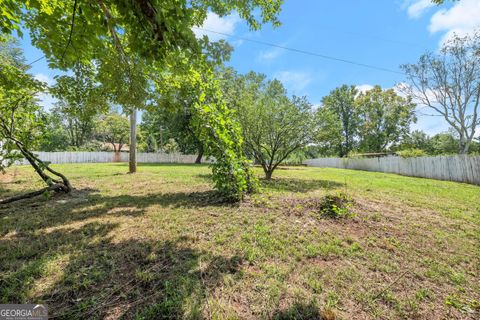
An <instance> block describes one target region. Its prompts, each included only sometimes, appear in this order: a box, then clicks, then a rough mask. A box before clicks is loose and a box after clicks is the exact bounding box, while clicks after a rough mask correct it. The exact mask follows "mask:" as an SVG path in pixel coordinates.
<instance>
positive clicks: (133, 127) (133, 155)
mask: <svg viewBox="0 0 480 320" xmlns="http://www.w3.org/2000/svg"><path fill="white" fill-rule="evenodd" d="M128 168H129V171H128V172H129V173H135V172H137V110H135V109H134V110H133V111H132V113H131V114H130V155H129V163H128Z"/></svg>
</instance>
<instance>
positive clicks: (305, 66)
mask: <svg viewBox="0 0 480 320" xmlns="http://www.w3.org/2000/svg"><path fill="white" fill-rule="evenodd" d="M478 17H480V1H479V0H462V1H460V2H457V3H453V4H448V5H443V6H434V5H432V4H431V2H430V0H336V1H334V0H329V1H325V0H323V1H322V0H285V4H284V6H283V8H282V13H281V15H280V21H281V22H282V25H281V26H280V27H278V28H272V27H271V26H270V25H266V26H264V27H263V28H262V30H260V31H256V32H251V31H250V30H249V29H248V27H247V26H246V24H245V23H244V22H242V21H241V19H239V18H238V16H237V15H235V14H233V15H230V16H227V17H223V18H220V17H218V16H216V15H214V14H210V15H209V17H208V19H207V21H206V22H205V25H204V28H205V29H209V30H215V31H218V32H223V33H227V34H232V35H234V36H236V37H241V38H247V39H253V40H259V41H265V42H269V43H275V44H278V45H281V46H286V47H291V48H295V49H300V50H306V51H310V52H314V53H319V54H323V55H328V56H332V57H336V58H340V59H345V60H351V61H355V62H358V63H362V64H369V65H373V66H377V67H382V68H387V69H391V70H398V71H400V70H399V66H400V65H401V64H403V63H413V62H416V61H417V60H418V58H419V57H420V55H421V54H422V53H424V52H425V51H436V50H438V48H439V46H440V45H441V43H442V41H444V39H445V38H447V37H448V36H449V35H451V34H452V33H453V32H457V33H468V32H471V31H472V30H473V29H475V27H478V26H479V25H480V19H479V18H478ZM196 32H197V33H198V34H201V32H199V31H196ZM205 34H207V35H208V36H209V37H211V39H212V40H218V39H219V37H223V38H226V39H227V40H228V41H229V42H230V43H231V44H232V45H233V46H234V47H235V51H234V53H233V55H232V59H231V61H229V62H228V65H230V66H233V67H234V68H235V69H237V70H238V71H239V72H241V73H245V72H248V71H250V70H253V71H256V72H261V73H265V74H266V75H267V76H268V77H269V78H277V79H279V80H281V81H282V82H283V83H284V84H285V86H286V87H287V89H288V90H289V93H291V94H296V95H306V96H308V98H309V100H310V101H311V102H312V104H314V105H317V104H319V103H320V101H321V98H322V97H323V96H324V95H326V94H328V93H329V92H330V91H331V90H332V89H334V88H335V87H337V86H340V85H342V84H351V85H357V86H359V87H360V88H363V89H367V88H369V87H370V86H372V85H375V84H379V85H381V86H382V87H384V88H391V87H393V86H395V84H397V83H400V82H403V81H405V78H404V76H403V75H401V74H396V73H390V72H384V71H379V70H373V69H368V68H364V67H361V66H356V65H351V64H346V63H341V62H336V61H331V60H326V59H322V58H320V57H314V56H308V55H303V54H300V53H295V52H290V51H286V50H283V49H279V48H274V47H268V46H264V45H261V44H258V43H253V42H249V41H244V40H239V39H238V38H235V37H225V36H219V35H218V34H211V33H208V32H207V33H205ZM21 44H22V47H23V49H24V51H25V55H26V58H27V61H28V62H31V61H34V60H35V59H37V58H39V57H41V56H42V53H41V52H40V51H39V50H37V49H35V48H33V47H32V46H31V44H30V39H29V38H28V36H25V37H24V39H22V40H21ZM31 72H32V73H33V74H35V75H37V77H38V78H40V79H42V80H45V81H47V82H50V83H52V81H53V76H54V75H56V74H59V73H58V72H57V71H55V70H50V69H49V68H48V66H47V63H46V61H45V60H42V61H39V62H37V63H35V64H33V66H32V69H31ZM51 102H52V100H51V99H50V98H49V97H44V104H45V105H46V106H48V105H49V104H51ZM418 117H419V121H418V123H417V124H416V125H414V126H413V128H414V129H422V130H424V131H426V132H427V133H429V134H434V133H438V132H441V131H445V130H446V129H447V128H448V127H447V126H446V125H445V124H444V122H443V121H442V120H441V118H439V117H430V116H423V115H421V114H419V115H418Z"/></svg>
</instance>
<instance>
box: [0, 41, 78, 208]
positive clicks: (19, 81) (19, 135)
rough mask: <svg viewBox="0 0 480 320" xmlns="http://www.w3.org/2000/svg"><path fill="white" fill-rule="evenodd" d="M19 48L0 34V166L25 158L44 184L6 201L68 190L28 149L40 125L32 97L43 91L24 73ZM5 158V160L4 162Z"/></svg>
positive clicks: (62, 178)
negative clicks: (37, 189) (36, 189)
mask: <svg viewBox="0 0 480 320" xmlns="http://www.w3.org/2000/svg"><path fill="white" fill-rule="evenodd" d="M27 70H28V66H27V65H26V64H25V62H24V59H23V55H22V54H21V51H20V50H19V49H18V48H17V47H15V44H14V43H13V42H11V41H6V40H5V38H4V37H0V141H2V148H1V149H2V150H1V152H0V153H1V154H0V156H1V159H0V169H1V170H3V168H4V166H7V165H11V164H12V160H16V159H18V158H25V159H26V160H27V161H28V162H29V163H30V165H31V166H32V167H33V168H34V170H35V172H36V173H37V174H38V175H39V176H40V178H41V179H42V180H43V181H44V182H45V184H46V185H47V187H46V188H44V189H41V190H39V191H35V192H31V193H27V194H24V195H20V196H14V197H12V198H8V199H3V200H0V203H8V202H12V201H16V200H20V199H24V198H29V197H34V196H37V195H40V194H43V193H45V192H49V191H55V192H66V193H67V192H70V191H71V186H70V182H69V180H68V179H67V178H66V177H65V176H64V175H63V174H61V173H59V172H57V171H56V170H54V169H52V168H51V167H50V166H49V164H48V163H45V162H43V161H41V160H40V159H39V158H38V157H37V156H36V155H35V154H33V153H32V152H31V151H30V147H31V145H32V144H33V142H34V141H35V140H36V138H37V136H38V134H39V132H41V131H40V130H39V128H40V127H41V126H42V123H41V117H40V112H41V108H40V107H39V105H38V104H37V99H36V96H37V95H38V94H39V93H40V92H44V90H45V84H44V83H41V82H40V81H37V80H35V79H34V78H33V76H32V75H30V74H28V73H27ZM5 160H6V161H5Z"/></svg>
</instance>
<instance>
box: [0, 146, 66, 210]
mask: <svg viewBox="0 0 480 320" xmlns="http://www.w3.org/2000/svg"><path fill="white" fill-rule="evenodd" d="M11 140H13V141H14V142H15V145H16V146H17V148H18V150H20V152H21V153H22V155H23V156H24V157H25V159H27V161H28V162H29V163H30V165H31V166H32V167H33V169H34V170H35V172H36V173H37V174H38V175H39V176H40V178H42V180H43V181H44V182H45V184H46V185H47V187H45V188H43V189H40V190H38V191H33V192H29V193H25V194H21V195H18V196H14V197H10V198H6V199H0V204H6V203H11V202H14V201H18V200H22V199H28V198H33V197H36V196H39V195H41V194H44V193H45V192H50V191H54V192H63V193H69V192H70V191H72V186H71V185H70V181H69V180H68V179H67V177H65V176H64V175H63V174H61V173H60V172H57V171H56V170H54V169H52V168H50V166H49V165H48V164H47V163H45V162H43V161H42V160H40V158H38V157H37V156H36V155H34V154H33V153H32V152H30V151H29V150H28V149H27V148H26V147H25V145H24V144H23V143H22V142H20V141H19V140H17V139H15V138H11Z"/></svg>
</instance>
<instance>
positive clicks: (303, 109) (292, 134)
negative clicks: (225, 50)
mask: <svg viewBox="0 0 480 320" xmlns="http://www.w3.org/2000/svg"><path fill="white" fill-rule="evenodd" d="M234 81H238V85H239V86H241V87H240V88H241V91H242V93H241V95H240V96H238V97H237V98H238V100H237V103H236V104H235V107H236V111H237V119H238V121H239V123H240V125H241V127H242V133H243V138H244V141H245V149H246V152H247V155H250V156H251V157H253V158H254V159H255V161H256V162H257V163H259V164H260V165H261V166H262V168H263V171H264V173H265V177H266V179H271V178H272V174H273V172H274V171H275V169H276V168H277V167H278V166H279V165H280V164H281V163H282V162H283V161H285V159H287V158H288V156H289V155H291V154H292V153H293V152H295V151H296V150H298V149H300V148H302V147H304V146H305V145H306V144H307V143H308V142H309V141H310V140H309V139H310V135H311V129H312V114H311V108H312V106H311V104H310V103H309V102H308V101H307V99H306V98H305V97H296V96H294V97H292V98H289V97H287V91H286V90H285V88H284V87H283V85H282V83H281V82H280V81H278V80H273V81H265V80H264V77H263V76H262V75H258V74H254V73H250V74H248V75H246V76H245V77H241V78H240V79H237V80H234ZM232 100H233V99H232Z"/></svg>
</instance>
